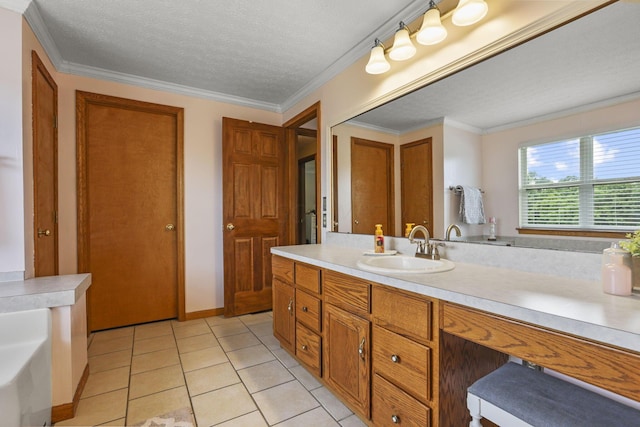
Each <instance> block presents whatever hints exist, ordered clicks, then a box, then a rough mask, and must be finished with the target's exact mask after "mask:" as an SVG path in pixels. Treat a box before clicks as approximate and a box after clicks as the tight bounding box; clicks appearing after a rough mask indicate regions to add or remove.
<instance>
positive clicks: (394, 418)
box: [391, 415, 400, 424]
mask: <svg viewBox="0 0 640 427" xmlns="http://www.w3.org/2000/svg"><path fill="white" fill-rule="evenodd" d="M391 422H392V423H394V424H399V423H400V417H399V416H397V415H391Z"/></svg>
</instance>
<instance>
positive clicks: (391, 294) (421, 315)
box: [371, 286, 433, 344]
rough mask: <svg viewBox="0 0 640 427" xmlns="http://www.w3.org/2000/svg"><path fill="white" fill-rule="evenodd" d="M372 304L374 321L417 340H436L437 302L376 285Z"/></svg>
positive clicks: (372, 294)
mask: <svg viewBox="0 0 640 427" xmlns="http://www.w3.org/2000/svg"><path fill="white" fill-rule="evenodd" d="M371 305H372V307H374V310H375V315H374V318H373V322H374V323H375V324H376V325H378V326H382V327H383V328H386V329H389V330H391V331H393V332H395V333H397V334H400V335H402V336H406V337H408V338H411V339H412V340H414V341H418V342H422V343H425V344H428V343H430V342H431V341H432V339H433V303H432V301H431V300H430V299H427V297H423V296H419V295H408V294H407V293H402V292H401V291H399V290H398V289H389V288H385V287H382V286H374V287H373V289H372V291H371Z"/></svg>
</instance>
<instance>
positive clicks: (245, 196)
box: [222, 117, 289, 316]
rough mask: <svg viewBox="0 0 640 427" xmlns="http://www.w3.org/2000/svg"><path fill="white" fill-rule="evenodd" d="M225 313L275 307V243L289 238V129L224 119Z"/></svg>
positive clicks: (253, 311)
mask: <svg viewBox="0 0 640 427" xmlns="http://www.w3.org/2000/svg"><path fill="white" fill-rule="evenodd" d="M222 134H223V145H222V159H223V167H222V175H223V179H222V186H223V221H224V228H225V231H224V238H223V246H224V314H225V316H237V315H240V314H246V313H255V312H258V311H264V310H270V309H271V307H272V296H271V292H272V288H271V252H270V250H271V248H272V247H274V246H278V245H283V244H287V243H288V233H287V229H288V223H287V221H288V212H287V205H286V200H285V195H286V194H287V192H288V191H289V187H288V183H287V182H286V177H287V172H288V171H287V162H286V160H287V156H286V155H287V152H286V145H285V139H284V129H283V128H280V127H277V126H269V125H264V124H259V123H253V122H247V121H244V120H236V119H231V118H227V117H224V118H223V119H222Z"/></svg>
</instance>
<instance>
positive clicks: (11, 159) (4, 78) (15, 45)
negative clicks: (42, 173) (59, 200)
mask: <svg viewBox="0 0 640 427" xmlns="http://www.w3.org/2000/svg"><path fill="white" fill-rule="evenodd" d="M21 46H22V16H21V15H20V14H18V13H15V12H11V11H9V10H7V9H2V8H0V58H1V62H2V66H1V67H0V281H2V280H11V279H17V278H22V277H23V276H24V271H25V258H26V257H27V254H25V245H24V243H25V231H26V230H25V221H24V187H23V180H24V166H23V151H22V149H23V147H22V50H21V49H22V47H21Z"/></svg>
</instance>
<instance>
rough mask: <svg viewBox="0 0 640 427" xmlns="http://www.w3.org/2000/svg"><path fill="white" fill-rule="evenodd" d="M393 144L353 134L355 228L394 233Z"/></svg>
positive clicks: (364, 232)
mask: <svg viewBox="0 0 640 427" xmlns="http://www.w3.org/2000/svg"><path fill="white" fill-rule="evenodd" d="M393 200H394V194H393V144H385V143H382V142H376V141H370V140H366V139H361V138H351V204H352V206H351V214H352V217H351V220H352V232H353V233H356V234H373V231H374V230H375V224H382V229H383V230H384V232H385V233H387V234H389V235H393V234H394V229H393V224H394V202H393Z"/></svg>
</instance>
